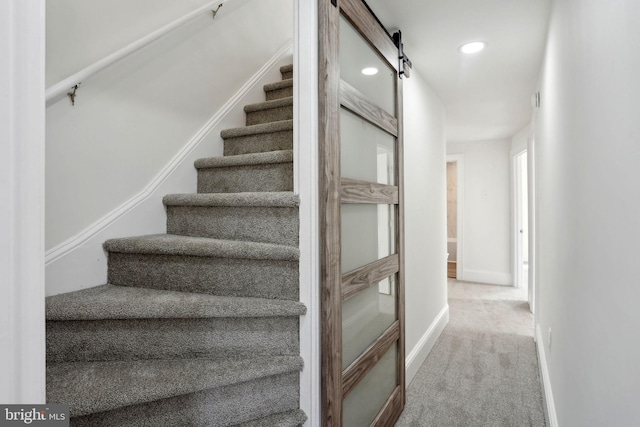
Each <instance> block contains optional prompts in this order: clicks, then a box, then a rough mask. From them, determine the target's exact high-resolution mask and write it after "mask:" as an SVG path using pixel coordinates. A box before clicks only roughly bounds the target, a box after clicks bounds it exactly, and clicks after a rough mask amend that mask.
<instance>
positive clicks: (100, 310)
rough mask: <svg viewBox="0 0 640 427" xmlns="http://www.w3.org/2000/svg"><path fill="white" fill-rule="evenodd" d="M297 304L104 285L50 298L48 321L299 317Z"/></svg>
mask: <svg viewBox="0 0 640 427" xmlns="http://www.w3.org/2000/svg"><path fill="white" fill-rule="evenodd" d="M305 311H306V309H305V307H304V305H303V304H302V303H299V302H295V301H286V300H273V299H265V298H247V297H225V296H217V295H208V294H197V293H191V292H178V291H166V290H159V289H147V288H136V287H130V286H116V285H110V284H107V285H102V286H97V287H94V288H89V289H83V290H80V291H75V292H70V293H66V294H60V295H55V296H51V297H48V298H47V299H46V317H47V320H57V321H65V320H104V319H154V318H165V319H166V318H170V319H185V318H213V317H236V318H237V317H276V316H300V315H302V314H304V313H305Z"/></svg>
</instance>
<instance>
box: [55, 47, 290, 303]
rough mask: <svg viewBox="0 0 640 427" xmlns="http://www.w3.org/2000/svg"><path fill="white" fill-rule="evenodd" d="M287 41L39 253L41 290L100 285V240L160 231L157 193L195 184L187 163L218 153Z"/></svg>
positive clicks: (270, 76)
mask: <svg viewBox="0 0 640 427" xmlns="http://www.w3.org/2000/svg"><path fill="white" fill-rule="evenodd" d="M292 49H293V42H292V41H289V42H287V43H286V44H285V45H283V46H282V47H281V48H280V49H279V50H278V51H277V52H276V53H275V54H274V55H273V56H272V57H271V59H269V61H267V63H265V65H264V66H263V67H262V68H260V70H258V71H257V72H256V73H255V74H254V75H253V76H252V77H251V78H250V79H249V80H248V81H247V82H246V83H245V84H244V85H243V86H242V87H241V88H240V90H238V91H237V92H236V93H235V94H234V95H233V96H232V97H231V98H230V99H229V100H228V101H227V102H226V103H225V104H224V105H223V106H222V108H220V109H219V110H218V111H217V112H216V113H215V114H214V115H213V116H212V117H211V118H210V119H209V120H208V121H207V123H205V124H204V126H203V127H202V128H201V129H200V130H199V131H198V132H196V134H195V135H194V136H193V137H192V138H191V139H190V140H189V141H188V142H187V143H186V144H185V146H184V147H183V148H182V149H181V150H180V151H179V152H178V153H177V154H176V155H175V156H174V157H173V159H171V161H169V163H168V164H167V165H165V167H164V168H163V169H162V170H161V171H159V173H158V174H157V175H156V177H155V178H154V179H153V180H152V181H151V182H150V183H149V184H148V185H147V186H146V187H145V188H144V189H143V190H142V191H141V192H140V193H138V194H136V195H135V196H133V197H132V198H131V199H129V200H127V201H125V202H124V203H123V204H122V205H120V206H118V207H116V208H115V209H113V210H112V211H111V212H109V213H107V214H106V215H105V216H103V217H102V218H101V219H99V220H98V221H96V222H94V223H93V224H91V225H90V226H89V227H87V228H85V229H84V230H82V231H81V232H79V233H78V234H76V235H75V236H72V237H71V238H69V239H67V240H65V241H64V242H62V243H60V244H58V245H56V246H55V247H53V248H51V249H49V250H48V251H47V252H46V254H45V265H46V267H45V275H46V295H47V296H50V295H56V294H60V293H64V292H71V291H76V290H79V289H83V288H89V287H93V286H98V285H101V284H104V283H105V282H106V279H107V263H106V254H105V252H104V250H103V249H102V244H103V243H104V241H105V240H107V239H110V238H114V237H124V236H132V235H143V234H155V233H164V232H165V230H166V216H165V211H164V206H163V204H162V197H163V196H164V195H165V194H169V193H189V192H194V191H195V188H196V172H195V169H194V168H193V162H194V161H195V160H196V159H197V158H200V157H207V156H213V155H220V154H221V153H222V140H221V139H220V137H219V133H220V131H221V130H223V129H225V128H230V127H236V126H239V125H240V124H242V123H244V121H243V120H244V105H245V104H248V103H252V102H260V101H261V100H263V99H264V95H261V94H263V93H264V92H263V91H262V86H263V85H264V84H266V83H271V82H273V81H274V78H276V76H277V79H279V78H280V77H279V75H280V71H279V66H280V65H283V61H284V60H285V59H287V58H290V57H291V54H292Z"/></svg>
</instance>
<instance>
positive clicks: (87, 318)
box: [46, 285, 305, 363]
mask: <svg viewBox="0 0 640 427" xmlns="http://www.w3.org/2000/svg"><path fill="white" fill-rule="evenodd" d="M304 312H305V307H304V306H303V305H302V304H300V303H298V302H294V301H284V300H270V299H261V298H237V297H221V296H214V295H205V294H194V293H187V292H172V291H163V290H156V289H144V288H133V287H126V286H113V285H103V286H98V287H95V288H90V289H85V290H81V291H76V292H71V293H67V294H62V295H56V296H53V297H49V298H47V299H46V316H47V362H49V363H51V362H76V361H108V360H139V359H167V358H196V357H207V358H215V359H220V358H223V357H231V358H236V357H248V356H251V355H268V354H274V355H294V354H299V343H298V340H299V337H298V323H299V319H298V316H300V315H302V314H304Z"/></svg>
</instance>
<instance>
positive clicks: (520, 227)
mask: <svg viewBox="0 0 640 427" xmlns="http://www.w3.org/2000/svg"><path fill="white" fill-rule="evenodd" d="M513 159H514V160H513V161H514V199H513V200H514V214H515V221H514V227H515V230H514V247H515V251H514V275H515V278H514V279H515V280H514V285H515V286H516V287H518V288H525V289H526V288H528V285H529V197H528V194H529V184H528V172H527V171H528V166H527V150H524V151H522V152H520V153H518V154H516V155H515V156H514V158H513Z"/></svg>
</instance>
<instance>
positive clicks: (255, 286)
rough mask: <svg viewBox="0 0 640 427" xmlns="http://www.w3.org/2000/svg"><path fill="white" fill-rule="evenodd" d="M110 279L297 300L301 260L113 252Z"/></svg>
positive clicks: (198, 290) (171, 287) (211, 292)
mask: <svg viewBox="0 0 640 427" xmlns="http://www.w3.org/2000/svg"><path fill="white" fill-rule="evenodd" d="M108 281H109V283H111V284H113V285H122V286H139V287H147V288H154V289H165V290H171V291H186V292H198V293H204V294H214V295H221V296H238V297H257V298H274V299H285V300H297V299H298V286H299V285H298V262H297V261H277V260H256V259H236V258H214V257H198V256H183V255H148V254H127V253H113V252H112V253H110V254H109V267H108Z"/></svg>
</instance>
